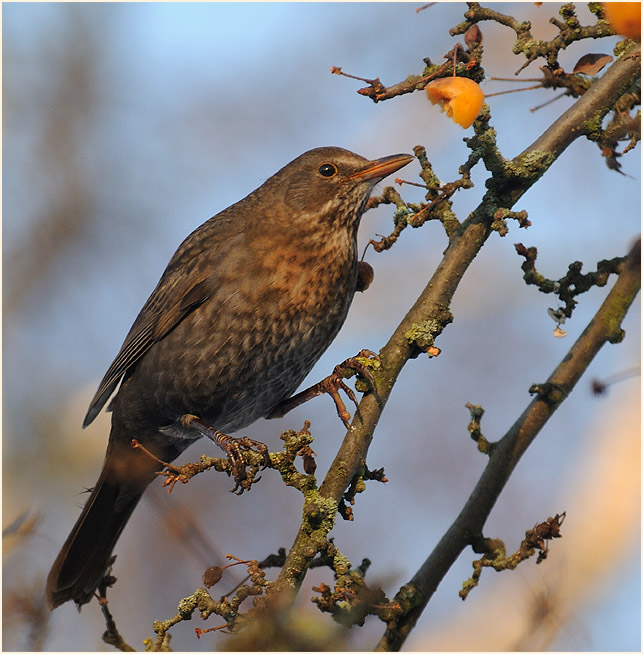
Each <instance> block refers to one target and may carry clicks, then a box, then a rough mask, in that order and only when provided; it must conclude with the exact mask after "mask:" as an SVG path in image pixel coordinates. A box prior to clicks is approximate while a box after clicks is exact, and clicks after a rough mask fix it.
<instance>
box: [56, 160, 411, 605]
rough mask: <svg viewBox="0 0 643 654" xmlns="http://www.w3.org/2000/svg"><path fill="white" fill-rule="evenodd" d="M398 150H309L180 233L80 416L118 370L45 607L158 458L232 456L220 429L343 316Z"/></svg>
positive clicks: (287, 374)
mask: <svg viewBox="0 0 643 654" xmlns="http://www.w3.org/2000/svg"><path fill="white" fill-rule="evenodd" d="M412 159H413V157H412V156H411V155H407V154H397V155H392V156H388V157H383V158H381V159H375V160H373V161H369V160H368V159H365V158H364V157H361V156H359V155H357V154H354V153H352V152H349V151H348V150H344V149H342V148H338V147H324V148H316V149H314V150H310V151H308V152H305V153H304V154H302V155H301V156H299V157H297V158H296V159H295V160H293V161H292V162H290V163H289V164H287V165H286V166H284V167H283V168H282V169H281V170H280V171H279V172H277V173H276V174H275V175H273V176H272V177H270V178H269V179H268V180H266V182H264V184H262V185H261V186H260V187H259V188H258V189H256V190H255V191H253V192H252V193H250V195H248V196H246V197H245V198H244V199H243V200H241V201H239V202H237V203H236V204H234V205H232V206H231V207H229V208H227V209H225V210H224V211H222V212H221V213H219V214H217V215H216V216H214V217H213V218H210V220H208V221H207V222H205V223H204V224H203V225H201V226H200V227H198V228H197V229H196V230H195V231H194V232H192V234H190V235H189V236H188V237H187V238H186V239H185V240H184V241H183V243H182V244H181V245H180V246H179V248H178V250H177V251H176V253H175V254H174V256H173V257H172V258H171V259H170V262H169V264H168V266H167V268H166V269H165V272H164V273H163V276H162V277H161V279H160V281H159V283H158V284H157V286H156V288H155V289H154V291H153V292H152V294H151V295H150V297H149V298H148V300H147V302H146V303H145V305H144V306H143V308H142V309H141V312H140V313H139V315H138V317H137V318H136V320H135V321H134V324H133V325H132V328H131V329H130V331H129V333H128V335H127V337H126V338H125V342H124V343H123V345H122V347H121V349H120V351H119V353H118V354H117V356H116V358H115V359H114V362H113V363H112V364H111V366H110V367H109V369H108V370H107V372H106V374H105V376H104V378H103V380H102V382H101V383H100V386H99V388H98V390H97V392H96V395H95V396H94V398H93V399H92V401H91V404H90V406H89V410H88V411H87V415H86V416H85V420H84V422H83V427H86V426H87V425H89V424H90V423H91V422H92V421H93V420H94V418H96V416H97V414H98V413H99V412H100V411H101V409H102V408H103V406H104V405H105V403H106V402H107V400H108V399H109V398H110V396H111V395H112V394H113V393H114V391H115V390H116V387H117V386H118V385H119V383H120V387H119V389H118V392H117V393H116V395H115V396H114V398H113V399H112V401H111V403H110V404H109V406H108V411H111V413H112V424H111V431H110V435H109V443H108V446H107V453H106V456H105V462H104V464H103V469H102V471H101V473H100V477H99V478H98V481H97V482H96V485H95V486H94V488H93V490H92V491H91V495H90V497H89V499H88V500H87V503H86V504H85V507H84V508H83V510H82V513H81V514H80V517H79V518H78V520H77V522H76V524H75V525H74V528H73V529H72V531H71V533H70V535H69V537H68V538H67V540H66V541H65V544H64V545H63V547H62V549H61V551H60V553H59V555H58V557H57V558H56V561H55V562H54V564H53V567H52V569H51V572H50V573H49V577H48V579H47V589H46V595H47V600H48V602H49V606H50V607H51V608H52V609H53V608H55V607H57V606H59V605H60V604H63V603H64V602H67V601H68V600H74V602H76V604H78V605H79V606H81V605H82V604H85V603H87V602H89V601H90V599H91V598H92V597H93V596H94V594H95V591H96V590H97V588H98V586H99V585H100V583H101V581H102V579H103V577H104V575H105V573H106V571H107V569H108V567H109V565H110V563H111V556H112V551H113V549H114V546H115V545H116V541H117V540H118V538H119V536H120V534H121V532H122V530H123V528H124V527H125V524H126V523H127V520H128V519H129V517H130V515H131V514H132V511H133V510H134V508H135V507H136V504H137V503H138V501H139V499H140V498H141V496H142V494H143V492H144V490H145V488H146V487H147V486H148V484H150V482H152V481H153V479H154V478H155V477H156V476H157V473H158V472H159V471H160V470H162V469H163V467H164V466H163V463H162V462H170V461H173V460H174V459H175V458H176V457H177V456H179V455H180V454H181V452H183V451H184V450H185V449H186V448H187V447H188V446H189V445H191V444H192V443H193V442H194V441H195V440H197V439H198V438H200V437H201V436H203V435H208V436H210V437H212V438H213V440H215V442H218V444H220V445H222V446H223V447H224V449H226V451H228V453H229V456H230V457H231V459H232V458H233V457H234V456H237V458H238V447H237V445H236V443H235V441H236V440H237V439H233V438H232V437H229V436H227V435H226V434H227V433H228V432H234V431H237V430H239V429H241V428H243V427H246V426H247V425H249V424H251V423H252V422H254V421H255V420H257V419H258V418H261V417H268V416H270V414H276V413H279V410H278V407H279V405H280V404H281V403H283V402H284V401H285V400H287V399H288V398H289V397H290V396H291V395H292V393H293V392H294V391H295V390H296V389H297V387H298V386H299V384H300V383H301V382H302V380H303V379H304V377H305V376H306V375H307V373H308V372H309V371H310V369H311V368H312V367H313V365H314V364H315V362H316V361H317V360H318V359H319V357H320V356H321V355H322V353H323V352H324V351H325V350H326V348H327V347H328V346H329V345H330V343H331V342H332V341H333V339H334V338H335V336H336V335H337V332H338V331H339V329H340V328H341V326H342V324H343V323H344V320H345V318H346V314H347V312H348V309H349V307H350V304H351V301H352V299H353V295H354V293H355V291H356V290H357V289H358V286H359V282H358V261H357V240H356V238H357V228H358V226H359V221H360V218H361V215H362V213H363V211H364V208H365V205H366V202H367V200H368V198H369V195H370V193H371V190H372V189H373V187H374V185H375V184H376V183H377V182H379V181H380V180H382V179H383V178H384V177H386V176H387V175H389V174H391V173H393V172H395V171H396V170H398V169H399V168H401V167H402V166H405V165H406V164H408V163H409V162H410V161H411V160H412ZM132 439H136V440H137V441H138V442H139V443H140V444H142V445H143V446H144V448H145V449H146V450H147V453H146V452H144V451H142V450H141V449H134V448H133V447H132ZM239 441H243V443H242V444H244V445H248V439H239ZM250 444H251V445H261V444H257V443H254V442H250ZM263 447H264V448H265V446H263ZM150 453H151V454H152V455H154V456H155V457H157V458H158V459H159V460H160V461H157V460H155V459H154V458H153V456H150V455H149V454H150ZM161 461H162V462H161ZM237 464H238V461H237Z"/></svg>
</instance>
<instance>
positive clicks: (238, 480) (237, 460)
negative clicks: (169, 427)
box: [180, 414, 270, 495]
mask: <svg viewBox="0 0 643 654" xmlns="http://www.w3.org/2000/svg"><path fill="white" fill-rule="evenodd" d="M180 422H181V425H183V426H184V427H189V428H191V429H195V430H196V431H198V432H199V433H200V434H201V435H202V436H206V437H207V438H209V439H210V440H211V441H212V442H214V443H215V444H216V445H217V446H219V447H220V448H221V449H222V450H223V451H224V452H225V453H226V455H227V457H228V461H229V462H230V474H231V475H232V478H233V479H234V481H235V486H234V488H233V489H232V492H233V493H236V494H237V495H241V493H243V491H244V490H249V489H250V486H252V484H253V483H256V482H258V481H259V479H261V477H257V478H255V477H254V472H256V470H257V469H258V466H250V468H251V470H252V469H254V471H253V472H251V473H248V470H247V466H248V464H247V463H246V459H245V457H244V455H243V452H242V448H243V449H246V450H252V451H255V452H257V453H258V454H260V455H261V468H266V467H268V466H269V465H270V456H269V455H268V448H267V446H266V445H264V443H261V442H260V441H255V440H253V439H252V438H248V437H246V436H244V437H242V438H235V437H234V436H228V435H227V434H223V433H221V432H220V431H219V430H217V429H215V428H214V427H212V426H210V425H208V424H207V423H206V422H204V421H203V420H201V419H200V418H198V417H197V416H193V415H190V414H185V415H183V416H181V418H180Z"/></svg>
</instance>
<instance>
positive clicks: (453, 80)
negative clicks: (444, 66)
mask: <svg viewBox="0 0 643 654" xmlns="http://www.w3.org/2000/svg"><path fill="white" fill-rule="evenodd" d="M425 88H426V93H427V95H428V96H429V100H431V102H432V103H433V104H437V105H440V108H441V109H442V111H445V112H446V114H447V116H448V117H449V118H451V119H452V120H453V122H454V123H457V124H458V125H462V127H465V128H466V127H471V125H473V121H474V120H475V119H476V118H477V116H478V114H479V113H480V109H482V105H483V104H484V93H483V92H482V89H481V88H480V85H479V84H476V82H474V81H473V80H472V79H469V78H468V77H443V78H442V79H436V80H434V81H433V82H429V83H428V84H427V85H426V87H425Z"/></svg>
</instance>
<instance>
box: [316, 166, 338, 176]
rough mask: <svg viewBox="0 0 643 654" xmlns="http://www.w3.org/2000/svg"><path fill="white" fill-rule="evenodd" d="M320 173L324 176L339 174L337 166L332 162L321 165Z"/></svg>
mask: <svg viewBox="0 0 643 654" xmlns="http://www.w3.org/2000/svg"><path fill="white" fill-rule="evenodd" d="M319 174H320V175H321V176H322V177H332V176H333V175H336V174H337V167H336V166H333V164H330V163H326V164H322V165H321V166H320V167H319Z"/></svg>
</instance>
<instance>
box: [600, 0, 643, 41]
mask: <svg viewBox="0 0 643 654" xmlns="http://www.w3.org/2000/svg"><path fill="white" fill-rule="evenodd" d="M603 9H605V18H607V20H608V21H609V23H610V25H611V26H612V27H613V28H614V31H615V32H616V33H617V34H621V35H622V36H627V37H628V38H629V39H635V40H636V41H640V40H641V3H640V2H604V3H603Z"/></svg>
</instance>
